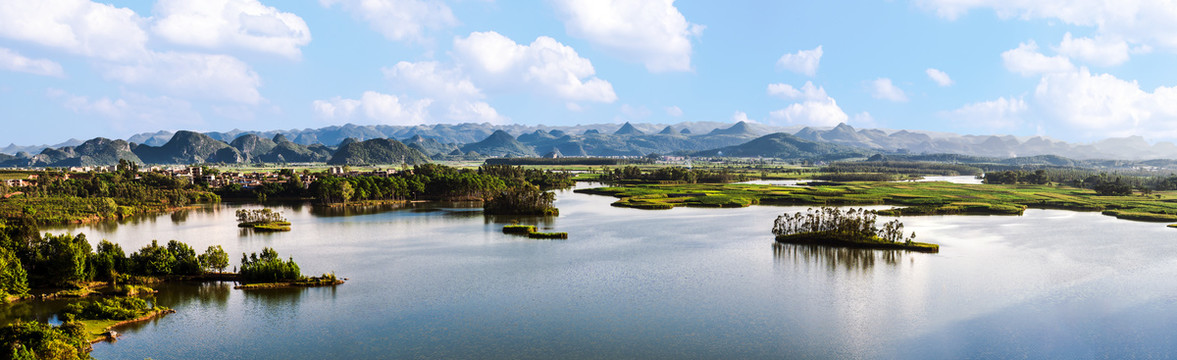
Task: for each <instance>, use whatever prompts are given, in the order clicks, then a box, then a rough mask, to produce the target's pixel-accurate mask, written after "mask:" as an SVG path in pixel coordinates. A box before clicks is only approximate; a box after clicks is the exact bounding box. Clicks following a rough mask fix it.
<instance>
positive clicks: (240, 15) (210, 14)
mask: <svg viewBox="0 0 1177 360" xmlns="http://www.w3.org/2000/svg"><path fill="white" fill-rule="evenodd" d="M154 11H155V15H156V17H157V18H158V20H156V21H155V24H154V26H152V31H153V32H154V33H155V34H156V35H159V36H160V37H161V38H163V39H164V40H167V41H170V42H172V43H176V44H181V45H188V46H195V47H201V48H207V49H214V50H219V49H225V48H235V49H244V50H250V51H260V52H267V53H273V54H278V55H281V56H285V57H289V58H296V59H297V58H298V57H299V56H301V54H302V52H301V50H300V49H299V48H300V47H302V46H305V45H306V44H308V43H310V41H311V31H310V29H309V28H307V24H306V22H305V21H303V19H302V18H301V17H299V16H298V15H295V14H292V13H288V12H282V11H279V10H278V9H276V8H274V7H270V6H266V5H263V4H262V3H260V2H258V0H201V1H188V0H161V1H159V2H157V3H156V4H155V9H154Z"/></svg>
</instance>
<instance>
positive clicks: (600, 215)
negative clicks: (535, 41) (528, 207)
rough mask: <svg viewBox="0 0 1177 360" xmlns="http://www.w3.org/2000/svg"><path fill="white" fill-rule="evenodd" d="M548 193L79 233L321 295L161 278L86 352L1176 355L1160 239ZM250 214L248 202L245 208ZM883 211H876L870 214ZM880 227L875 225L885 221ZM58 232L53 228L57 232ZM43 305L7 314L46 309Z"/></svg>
mask: <svg viewBox="0 0 1177 360" xmlns="http://www.w3.org/2000/svg"><path fill="white" fill-rule="evenodd" d="M613 201H614V199H613V198H610V197H604V196H593V195H584V194H575V193H572V192H571V191H563V192H560V193H559V195H558V198H557V203H556V205H557V206H558V207H559V208H560V213H561V216H559V217H558V218H551V219H538V218H526V217H524V218H514V219H517V220H519V221H520V222H521V223H526V224H538V225H540V227H541V228H542V229H544V230H549V231H566V232H568V234H569V239H568V240H557V241H552V240H530V239H527V238H525V237H519V236H512V235H506V234H502V233H501V232H500V229H501V227H502V225H504V224H507V223H510V221H511V220H512V219H513V218H511V217H495V218H488V217H486V216H484V215H483V214H482V213H481V211H480V209H478V208H477V207H475V206H474V205H473V204H462V203H453V204H419V205H415V206H411V207H400V208H396V207H386V208H376V209H367V210H350V211H346V212H345V211H339V210H336V211H328V212H321V211H319V210H318V209H315V208H312V207H310V206H272V208H276V209H278V210H280V211H282V212H283V213H285V214H286V216H287V218H289V219H290V221H291V222H292V223H293V231H291V232H288V233H271V234H254V233H251V232H248V231H242V230H240V229H238V228H237V227H236V223H235V219H234V214H233V212H234V211H235V210H236V209H238V208H240V207H242V205H233V204H226V205H222V206H218V207H215V208H208V209H202V210H194V211H187V212H182V213H176V214H170V215H162V216H158V217H153V218H149V219H140V220H137V221H135V222H129V223H124V224H99V225H87V226H81V227H74V228H72V229H68V230H70V231H74V232H77V231H83V232H85V233H86V234H87V236H88V238H89V239H90V242H91V244H96V243H97V242H98V240H100V239H103V238H105V239H108V240H111V241H115V242H118V243H119V244H121V245H122V246H123V248H124V249H126V250H127V251H128V253H129V252H131V251H134V250H136V249H138V248H140V247H142V246H143V245H145V244H149V243H150V241H151V240H152V239H158V240H160V241H161V242H166V241H167V240H171V239H176V240H181V241H184V242H187V243H188V244H190V245H192V247H193V248H195V249H196V250H197V252H203V250H204V249H205V248H206V247H207V246H209V245H212V244H220V245H223V246H224V248H225V250H226V251H228V252H229V253H230V259H231V262H232V263H233V264H234V265H236V264H238V260H239V258H240V253H242V252H257V251H260V250H261V249H262V247H265V246H269V247H273V248H274V249H276V250H277V251H278V252H279V253H280V254H281V255H282V256H283V257H286V256H293V258H294V260H295V261H297V262H298V264H299V265H300V267H301V268H302V270H303V272H304V273H305V274H318V273H322V272H331V271H334V272H335V273H336V274H338V275H339V276H341V277H346V278H349V279H350V280H349V281H348V283H347V284H344V285H340V286H337V287H331V288H309V289H285V290H251V291H242V290H233V289H232V284H229V283H210V284H203V285H198V284H170V285H166V286H162V287H160V289H159V290H160V294H159V295H158V296H157V301H158V302H159V303H160V304H161V305H164V306H169V307H172V308H174V309H176V311H177V312H176V313H175V314H172V315H168V316H166V317H163V318H160V319H156V320H153V321H150V322H146V323H142V324H136V325H132V326H128V327H125V328H122V329H119V330H120V331H122V332H123V333H124V337H123V338H122V339H121V340H119V341H118V342H117V343H112V344H108V343H100V344H95V346H94V352H93V356H95V357H96V358H103V359H132V358H134V359H142V358H147V357H150V358H153V359H191V358H225V359H255V358H299V359H321V358H422V357H424V358H439V357H445V358H561V359H568V358H799V357H805V358H888V359H889V358H896V359H904V358H1011V357H1019V358H1021V357H1028V358H1066V359H1070V358H1093V357H1101V358H1103V357H1112V358H1128V357H1168V356H1171V354H1173V353H1174V351H1175V350H1177V344H1175V340H1174V337H1173V336H1172V334H1174V333H1177V321H1175V320H1177V230H1175V229H1168V228H1166V227H1165V226H1164V224H1157V223H1141V222H1131V221H1125V220H1117V219H1115V218H1112V217H1108V216H1103V215H1100V214H1099V213H1081V212H1070V211H1058V210H1033V209H1031V210H1027V211H1026V212H1025V215H1024V216H928V217H905V218H903V222H904V224H905V225H906V229H907V230H908V231H912V230H914V231H915V232H916V233H917V234H918V240H919V241H927V242H934V243H939V244H940V245H941V247H940V253H939V254H920V253H906V252H898V251H870V250H850V249H835V248H825V247H812V246H799V245H778V244H775V242H774V241H773V236H772V234H771V233H770V230H771V228H772V223H773V220H774V219H775V218H776V216H778V215H780V214H782V213H784V212H796V211H804V208H803V207H773V206H753V207H749V208H741V209H700V208H679V209H673V210H663V211H651V210H637V209H628V208H615V207H611V206H609V204H610V203H611V202H613ZM244 207H245V208H256V207H257V206H256V205H244ZM880 220H884V219H880ZM887 220H889V219H887ZM66 230H67V229H55V230H51V231H54V232H60V231H66ZM60 306H61V305H60V303H54V302H46V303H24V304H18V305H15V306H10V307H7V308H5V312H6V313H7V314H8V315H7V316H8V317H12V316H19V317H23V318H42V319H44V318H47V317H49V316H50V315H49V314H51V313H52V312H53V309H55V308H57V307H60Z"/></svg>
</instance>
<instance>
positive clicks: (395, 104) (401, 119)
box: [311, 91, 433, 125]
mask: <svg viewBox="0 0 1177 360" xmlns="http://www.w3.org/2000/svg"><path fill="white" fill-rule="evenodd" d="M432 103H433V101H432V100H429V99H421V100H416V101H410V100H407V99H401V98H400V97H397V96H396V95H389V94H383V93H379V92H375V91H365V92H364V94H363V95H361V96H360V98H359V99H346V98H341V97H338V96H337V97H334V98H331V99H328V100H315V101H314V102H312V103H311V108H312V109H313V110H314V111H315V115H316V116H318V117H319V118H321V119H326V120H349V119H352V118H353V117H354V116H358V115H363V116H364V117H365V118H367V119H369V120H373V121H376V122H379V123H382V124H388V125H415V124H421V123H425V122H426V120H427V118H428V116H427V114H428V111H427V110H428V108H429V106H430V105H431V104H432Z"/></svg>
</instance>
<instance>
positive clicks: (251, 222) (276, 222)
mask: <svg viewBox="0 0 1177 360" xmlns="http://www.w3.org/2000/svg"><path fill="white" fill-rule="evenodd" d="M237 227H241V228H247V229H253V230H257V231H290V222H289V221H286V218H285V217H283V216H282V213H281V212H277V211H274V210H271V209H257V210H247V209H240V210H237Z"/></svg>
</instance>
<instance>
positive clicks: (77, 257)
mask: <svg viewBox="0 0 1177 360" xmlns="http://www.w3.org/2000/svg"><path fill="white" fill-rule="evenodd" d="M43 239H44V241H43V242H41V243H40V249H39V251H38V253H39V258H40V259H41V260H42V261H41V262H40V264H38V265H37V267H38V268H39V269H44V274H45V278H44V281H45V282H46V283H47V284H49V285H51V286H67V285H69V283H70V282H74V281H86V280H89V279H90V276H88V274H87V269H88V267H87V265H88V264H87V263H88V260H89V257H90V251H91V248H90V243H89V242H88V241H86V235H85V234H78V235H77V236H72V235H69V234H62V235H53V234H45V236H44V237H43Z"/></svg>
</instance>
